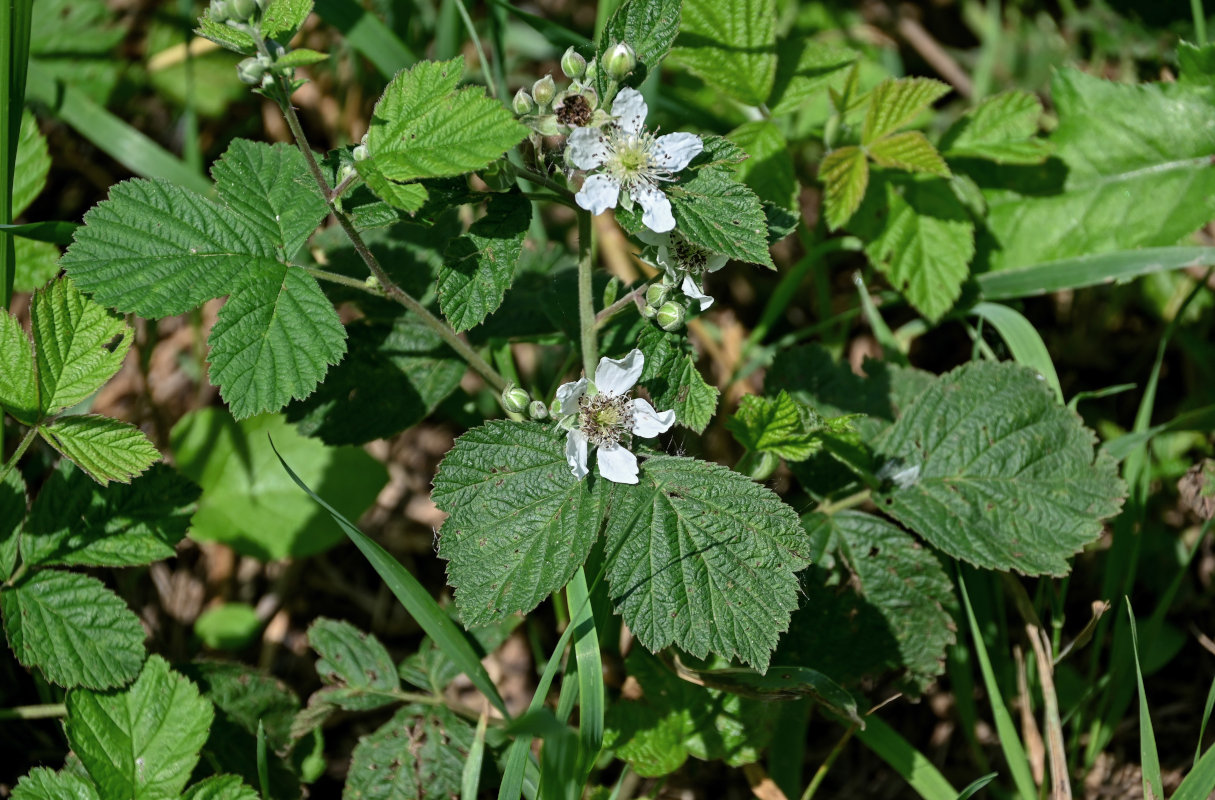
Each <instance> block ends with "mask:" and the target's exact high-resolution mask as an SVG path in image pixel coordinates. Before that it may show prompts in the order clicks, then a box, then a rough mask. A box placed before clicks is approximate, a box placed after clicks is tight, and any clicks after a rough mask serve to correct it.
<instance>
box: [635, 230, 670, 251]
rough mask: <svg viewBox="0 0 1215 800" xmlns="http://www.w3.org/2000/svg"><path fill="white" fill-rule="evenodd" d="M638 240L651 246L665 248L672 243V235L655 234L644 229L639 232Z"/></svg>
mask: <svg viewBox="0 0 1215 800" xmlns="http://www.w3.org/2000/svg"><path fill="white" fill-rule="evenodd" d="M637 238H638V239H640V240H641V241H643V242H645V243H646V244H649V245H654V246H655V247H665V246H666V245H669V244H670V243H671V234H669V233H654V231H649V230H646V229H644V228H642V229H641V230H640V231H638V232H637Z"/></svg>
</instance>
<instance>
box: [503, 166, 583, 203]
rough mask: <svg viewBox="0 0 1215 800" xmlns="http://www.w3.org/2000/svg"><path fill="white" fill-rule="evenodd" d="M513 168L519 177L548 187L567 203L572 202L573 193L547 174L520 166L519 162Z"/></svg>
mask: <svg viewBox="0 0 1215 800" xmlns="http://www.w3.org/2000/svg"><path fill="white" fill-rule="evenodd" d="M514 168H515V174H516V175H518V176H519V177H520V178H523V179H525V180H529V181H531V182H532V183H534V184H537V185H539V186H543V187H544V188H545V189H549V190H551V191H553V192H554V193H556V194H558V195H560V196H561V197H562V198H563V199H564V200H565V201H566V202H567V203H572V202H573V200H574V193H573V192H571V191H570V190H569V189H568V188H567V187H565V186H562V185H561V184H559V183H557V182H556V181H555V180H553V179H552V178H550V177H548V176H547V175H541V174H540V173H539V172H534V171H532V170H530V169H528V168H527V167H524V166H521V165H519V164H515V165H514Z"/></svg>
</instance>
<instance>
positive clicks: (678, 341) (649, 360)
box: [637, 325, 721, 433]
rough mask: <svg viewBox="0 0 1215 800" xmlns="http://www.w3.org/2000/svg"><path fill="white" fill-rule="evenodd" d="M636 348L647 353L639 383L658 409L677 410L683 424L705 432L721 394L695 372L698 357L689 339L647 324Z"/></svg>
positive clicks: (680, 422)
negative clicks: (694, 353)
mask: <svg viewBox="0 0 1215 800" xmlns="http://www.w3.org/2000/svg"><path fill="white" fill-rule="evenodd" d="M637 347H638V349H640V350H641V352H642V353H644V354H645V367H644V369H643V371H642V373H641V378H640V379H639V380H640V383H641V385H642V386H644V387H645V388H646V391H648V392H649V393H650V398H651V399H652V400H653V401H654V405H655V407H656V408H657V409H658V410H660V411H666V410H667V409H668V408H672V409H674V410H675V419H676V420H677V421H678V422H679V424H680V425H682V426H684V427H685V428H691V429H692V430H694V431H696V432H697V433H703V432H704V429H705V428H706V427H708V425H709V422H710V421H711V420H712V419H713V412H714V411H716V410H717V398H718V396H719V395H720V394H721V392H720V391H718V389H717V387H716V386H712V385H711V384H709V383H706V382H705V379H704V377H703V376H702V375H701V374H700V370H698V369H696V358H695V357H694V356H693V355H692V351H691V345H690V344H689V342H688V339H687V337H686V336H682V335H680V334H677V333H667V332H666V331H664V330H662V329H661V328H659V327H657V326H656V325H646V326H645V327H644V328H643V329H642V331H641V335H640V337H638V339H637Z"/></svg>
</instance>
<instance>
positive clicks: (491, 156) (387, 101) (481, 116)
mask: <svg viewBox="0 0 1215 800" xmlns="http://www.w3.org/2000/svg"><path fill="white" fill-rule="evenodd" d="M463 74H464V58H463V57H462V56H461V57H459V58H455V59H452V60H451V61H441V62H437V61H420V62H418V63H417V64H415V65H414V66H413V67H412V68H410V69H408V70H405V71H402V72H400V73H398V74H397V76H396V77H395V78H393V79H392V82H391V83H389V84H388V88H386V89H385V90H384V94H383V96H382V97H381V98H380V100H379V102H378V103H376V106H375V111H374V113H373V114H372V117H371V127H370V128H369V129H368V131H367V148H368V150H369V151H370V152H371V156H372V158H373V159H374V161H375V165H376V167H377V168H378V169H379V171H380V172H381V173H382V174H383V175H384V177H385V178H388V179H390V180H393V181H408V180H414V179H417V178H441V177H446V176H449V175H462V174H464V173H466V172H471V171H472V170H477V169H480V168H482V167H484V166H485V165H487V164H489V163H490V162H491V161H494V160H496V159H498V158H499V157H500V156H501V155H502V154H503V153H504V152H505V151H507V150H509V149H510V148H512V147H514V146H515V145H516V144H517V143H518V142H519V141H520V140H522V139H523V137H524V136H526V135H527V128H525V127H523V126H522V125H521V124H519V122H518V121H516V120H515V115H514V114H512V113H511V112H510V111H509V110H507V108H506V107H505V106H503V105H502V104H501V103H499V102H498V101H497V100H494V99H492V98H489V97H486V96H485V90H484V89H483V88H481V87H479V86H477V87H471V86H470V87H466V88H464V89H460V90H458V91H457V90H456V85H457V84H458V83H459V82H460V78H461V77H463ZM385 199H387V198H385Z"/></svg>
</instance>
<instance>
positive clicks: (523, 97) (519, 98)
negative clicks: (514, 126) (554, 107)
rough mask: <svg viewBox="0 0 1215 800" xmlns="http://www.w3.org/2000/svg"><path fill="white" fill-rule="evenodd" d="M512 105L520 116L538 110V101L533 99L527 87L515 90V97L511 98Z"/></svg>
mask: <svg viewBox="0 0 1215 800" xmlns="http://www.w3.org/2000/svg"><path fill="white" fill-rule="evenodd" d="M510 105H511V108H513V109H514V110H515V113H516V114H518V115H519V116H523V115H524V114H530V113H532V112H533V111H535V110H536V101H535V100H533V99H532V96H531V95H530V94H528V93H527V91H526V90H525V89H520V90H519V91H517V92H515V99H514V100H511V103H510Z"/></svg>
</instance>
